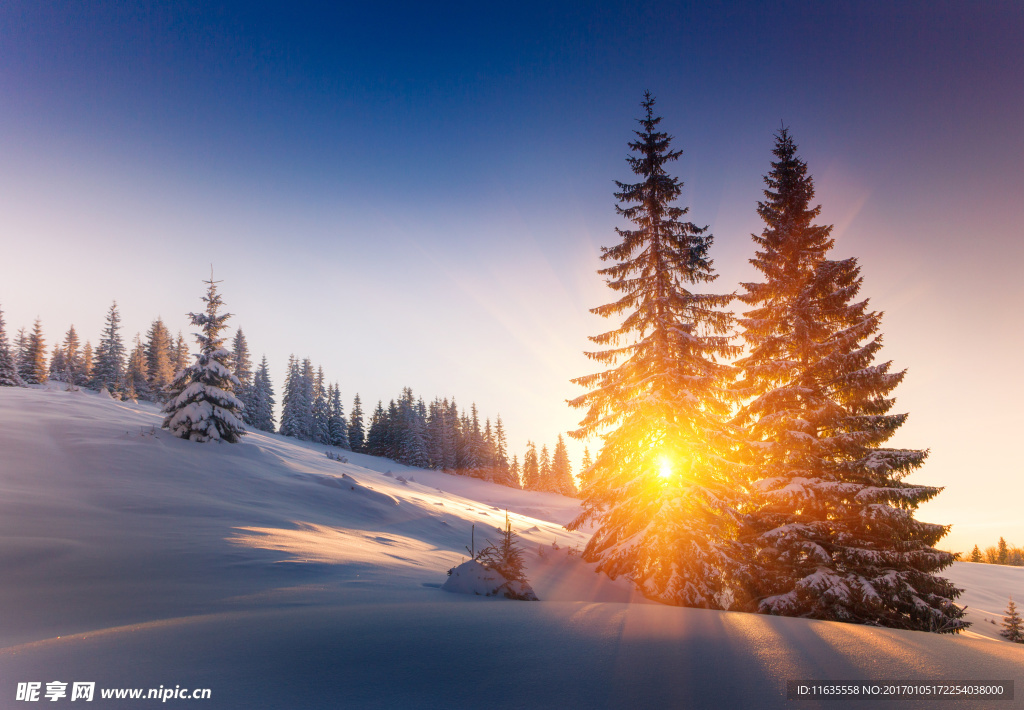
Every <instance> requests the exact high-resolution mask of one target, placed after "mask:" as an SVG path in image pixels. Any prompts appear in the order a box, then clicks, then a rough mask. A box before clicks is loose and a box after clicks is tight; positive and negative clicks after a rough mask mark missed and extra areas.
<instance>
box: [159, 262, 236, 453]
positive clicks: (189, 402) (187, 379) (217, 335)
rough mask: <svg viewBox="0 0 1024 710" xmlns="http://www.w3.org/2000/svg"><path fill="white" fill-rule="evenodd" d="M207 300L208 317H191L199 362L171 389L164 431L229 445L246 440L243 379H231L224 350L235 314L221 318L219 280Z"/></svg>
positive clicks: (211, 286)
mask: <svg viewBox="0 0 1024 710" xmlns="http://www.w3.org/2000/svg"><path fill="white" fill-rule="evenodd" d="M204 283H206V284H208V286H209V287H208V288H207V289H206V295H205V296H203V301H205V302H206V312H205V313H189V314H188V315H189V318H191V319H192V325H196V326H199V327H200V328H201V332H199V333H196V340H197V341H198V343H199V354H198V355H197V356H196V361H195V362H194V363H192V364H191V365H189V366H188V367H186V368H185V369H184V370H182V371H181V372H179V373H178V374H177V376H176V377H175V378H174V382H172V383H171V386H170V388H169V390H168V400H167V404H166V405H165V406H164V410H163V411H164V412H165V413H166V414H167V416H166V417H165V418H164V423H163V428H164V429H168V430H169V431H170V432H171V433H172V434H174V435H175V436H177V437H179V438H181V439H189V440H191V441H203V442H205V441H226V442H227V443H229V444H233V443H235V442H237V441H238V439H239V438H240V437H241V436H242V435H244V434H245V433H246V432H245V426H244V425H243V424H242V419H241V414H242V411H241V410H242V403H241V402H239V401H238V398H237V397H235V394H234V388H235V387H236V386H237V385H238V379H237V378H236V377H235V376H234V375H233V374H231V353H230V352H229V351H228V350H227V349H226V348H225V347H224V337H223V336H222V334H221V333H222V331H223V330H224V329H225V327H226V326H225V322H226V321H227V320H228V318H230V317H231V314H230V313H219V312H218V311H220V308H221V306H223V305H224V304H223V302H222V301H221V299H220V295H219V294H218V293H217V284H218V283H219V282H217V281H214V280H213V275H212V274H211V275H210V280H209V281H205V282H204Z"/></svg>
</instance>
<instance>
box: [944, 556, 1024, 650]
mask: <svg viewBox="0 0 1024 710" xmlns="http://www.w3.org/2000/svg"><path fill="white" fill-rule="evenodd" d="M944 574H945V575H946V576H947V577H949V578H950V579H951V580H953V582H955V583H956V585H957V586H958V587H960V588H961V589H963V590H964V593H963V594H962V595H961V596H960V598H959V599H957V603H959V604H962V605H966V606H967V620H968V621H970V622H971V624H972V626H971V630H970V631H969V632H968V635H978V636H984V637H985V638H990V639H996V640H999V641H1003V638H1002V637H1001V636H1000V635H999V632H1000V631H1002V628H1003V627H1002V623H1003V613H1004V612H1005V611H1006V604H1007V602H1008V601H1009V600H1010V597H1013V599H1014V600H1015V601H1016V602H1017V608H1018V609H1022V608H1024V567H1007V566H1006V565H987V564H977V563H973V562H954V563H953V567H952V568H951V569H949V570H946V571H945V572H944Z"/></svg>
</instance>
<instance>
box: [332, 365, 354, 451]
mask: <svg viewBox="0 0 1024 710" xmlns="http://www.w3.org/2000/svg"><path fill="white" fill-rule="evenodd" d="M328 392H329V393H330V397H329V405H330V409H331V416H330V419H329V425H328V431H329V432H330V438H331V446H337V447H338V448H341V449H346V450H351V449H352V444H351V443H350V442H349V440H348V422H346V421H345V409H344V407H343V406H342V404H341V390H340V389H339V388H338V383H337V382H335V383H334V385H333V386H332V387H330V388H329V389H328Z"/></svg>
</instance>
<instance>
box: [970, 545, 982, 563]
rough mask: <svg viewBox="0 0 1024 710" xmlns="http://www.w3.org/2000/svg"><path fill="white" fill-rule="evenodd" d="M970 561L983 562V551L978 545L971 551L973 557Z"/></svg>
mask: <svg viewBox="0 0 1024 710" xmlns="http://www.w3.org/2000/svg"><path fill="white" fill-rule="evenodd" d="M968 561H969V562H981V561H982V557H981V550H979V549H978V546H977V545H975V546H974V549H973V550H971V556H970V558H969V559H968Z"/></svg>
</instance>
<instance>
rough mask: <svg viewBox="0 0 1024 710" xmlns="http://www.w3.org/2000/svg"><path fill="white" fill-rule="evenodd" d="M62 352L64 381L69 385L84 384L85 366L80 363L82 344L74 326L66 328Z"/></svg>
mask: <svg viewBox="0 0 1024 710" xmlns="http://www.w3.org/2000/svg"><path fill="white" fill-rule="evenodd" d="M61 349H62V350H63V351H64V367H65V371H66V374H65V377H64V379H65V381H66V382H67V383H68V384H69V385H71V386H74V385H83V384H85V364H84V362H83V361H82V344H81V342H80V341H79V340H78V333H77V332H75V326H73V325H72V326H71V327H70V328H68V332H67V333H66V334H65V335H64V344H63V345H62V346H61Z"/></svg>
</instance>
